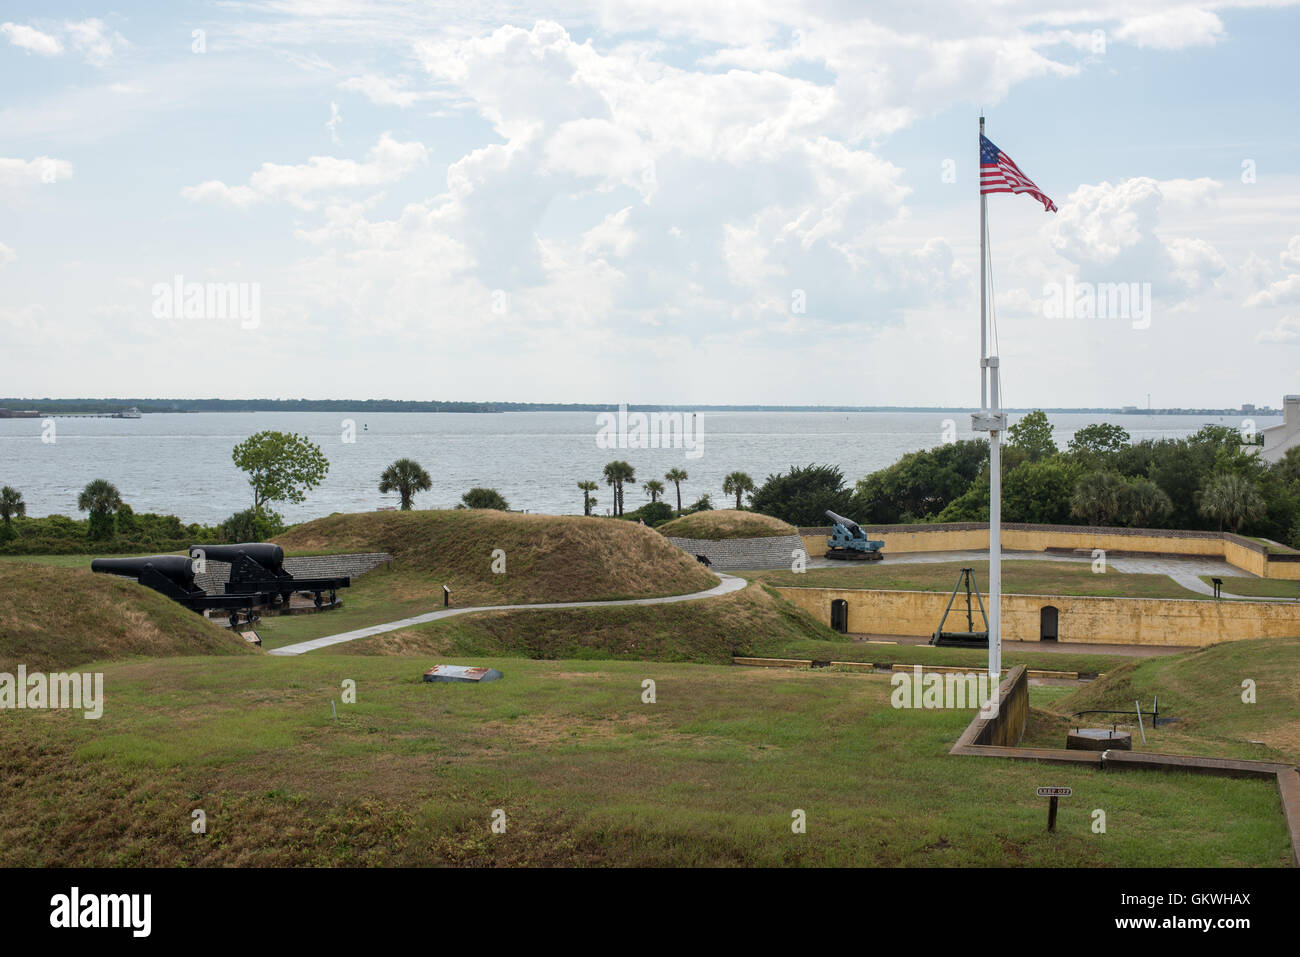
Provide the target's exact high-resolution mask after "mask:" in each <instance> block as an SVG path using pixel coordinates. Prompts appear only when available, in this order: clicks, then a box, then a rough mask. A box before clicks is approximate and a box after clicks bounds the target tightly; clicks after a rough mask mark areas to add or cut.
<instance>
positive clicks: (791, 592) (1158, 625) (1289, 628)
mask: <svg viewBox="0 0 1300 957" xmlns="http://www.w3.org/2000/svg"><path fill="white" fill-rule="evenodd" d="M777 591H779V592H780V593H781V594H782V595H783V596H785V597H786V598H787V599H789V600H790V601H791V602H793V603H794V604H796V605H798V606H799V607H800V608H802V609H804V610H805V611H807V612H809V613H810V614H812V615H813V616H815V617H816V618H817V619H818V620H820V621H821V622H823V623H824V624H826V625H829V624H830V620H831V601H832V600H833V599H836V598H843V599H844V600H845V601H847V602H848V603H849V630H850V631H853V632H866V633H871V634H877V635H905V636H916V635H930V634H932V633H933V632H934V630H935V628H937V627H938V625H939V619H940V618H942V617H943V609H944V606H945V605H946V604H947V603H948V595H947V594H940V593H937V592H916V591H866V590H861V589H851V588H787V587H781V588H778V589H777ZM984 600H985V602H986V603H987V601H988V596H987V595H985V596H984ZM1044 605H1054V606H1056V608H1057V610H1058V621H1057V630H1058V634H1059V636H1060V637H1059V640H1060V641H1061V642H1062V643H1066V642H1072V641H1073V642H1096V643H1101V644H1138V645H1209V644H1213V643H1215V642H1219V641H1238V640H1241V639H1245V638H1281V637H1286V636H1290V635H1300V603H1286V602H1241V601H1217V602H1216V601H1192V600H1181V599H1173V598H1076V597H1068V596H1064V595H1042V596H1037V595H1003V596H1002V636H1003V637H1004V638H1005V639H1006V640H1008V641H1037V640H1038V635H1039V614H1040V611H1041V609H1042V608H1043V606H1044ZM975 627H976V629H977V630H978V629H979V628H981V627H982V622H981V620H980V617H979V610H978V606H975ZM944 628H945V630H947V631H965V630H966V611H965V596H964V595H963V596H961V598H960V604H958V602H954V603H953V610H952V612H951V613H950V614H949V616H948V622H947V624H946V625H945V626H944Z"/></svg>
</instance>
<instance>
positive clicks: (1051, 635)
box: [1038, 605, 1060, 641]
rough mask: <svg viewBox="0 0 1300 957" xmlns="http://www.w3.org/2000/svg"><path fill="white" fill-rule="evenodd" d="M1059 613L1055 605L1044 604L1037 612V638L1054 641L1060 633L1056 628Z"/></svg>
mask: <svg viewBox="0 0 1300 957" xmlns="http://www.w3.org/2000/svg"><path fill="white" fill-rule="evenodd" d="M1059 617H1060V616H1059V613H1058V612H1057V610H1056V606H1055V605H1044V606H1043V608H1042V610H1041V611H1039V613H1038V640H1039V641H1056V640H1057V638H1058V637H1059V635H1060V632H1059V631H1058V629H1057V619H1058V618H1059Z"/></svg>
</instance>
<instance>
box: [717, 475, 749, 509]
mask: <svg viewBox="0 0 1300 957" xmlns="http://www.w3.org/2000/svg"><path fill="white" fill-rule="evenodd" d="M753 491H754V480H753V479H752V478H750V477H749V476H748V475H746V474H745V473H744V472H732V473H731V474H730V475H728V476H727V477H726V478H724V479H723V480H722V494H723V495H734V496H736V508H740V507H741V506H740V497H741V496H742V495H745V494H746V493H749V492H753Z"/></svg>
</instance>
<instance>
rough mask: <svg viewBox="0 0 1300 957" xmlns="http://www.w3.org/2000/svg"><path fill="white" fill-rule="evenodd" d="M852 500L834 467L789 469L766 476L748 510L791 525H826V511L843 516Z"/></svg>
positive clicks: (842, 475) (808, 466) (820, 466)
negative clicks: (750, 509)
mask: <svg viewBox="0 0 1300 957" xmlns="http://www.w3.org/2000/svg"><path fill="white" fill-rule="evenodd" d="M742 474H743V473H742ZM746 478H748V476H746ZM852 500H853V493H852V492H850V491H849V490H848V489H847V488H845V487H844V473H842V472H841V471H840V470H839V469H838V468H836V467H835V466H833V465H807V466H792V467H791V469H790V471H789V472H783V473H779V474H777V475H769V476H768V477H767V479H766V481H764V482H763V485H762V487H761V488H760V489H758V491H756V492H755V493H754V495H753V498H752V499H751V500H750V503H749V507H750V508H752V509H753V510H754V511H756V512H762V513H763V514H764V515H771V516H772V517H773V518H779V519H781V521H783V522H789V523H790V524H791V525H825V524H826V510H827V509H830V510H831V511H833V512H837V513H839V514H841V515H842V514H844V513H845V512H847V511H849V505H850V503H851V502H852ZM847 517H848V518H856V517H857V516H854V515H849V516H847Z"/></svg>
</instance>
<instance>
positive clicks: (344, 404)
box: [0, 396, 1282, 417]
mask: <svg viewBox="0 0 1300 957" xmlns="http://www.w3.org/2000/svg"><path fill="white" fill-rule="evenodd" d="M621 406H623V407H626V408H627V409H628V410H629V411H638V412H656V411H662V412H955V413H967V412H974V411H976V409H975V408H974V407H973V406H933V405H842V404H808V405H790V404H762V403H734V404H723V403H715V404H681V403H643V402H636V403H632V402H629V403H608V402H604V403H597V402H505V401H486V402H485V401H464V400H444V399H270V398H259V399H218V398H206V399H179V398H163V399H146V398H51V397H48V396H47V397H45V398H0V415H6V414H7V417H13V416H14V415H15V414H21V413H27V414H28V415H30V414H31V413H33V412H42V411H48V412H50V413H51V414H58V413H59V412H63V413H65V414H77V413H87V414H89V413H95V412H113V411H121V410H124V409H126V408H131V407H134V408H136V409H138V410H139V411H140V412H141V413H149V414H159V413H177V412H186V413H190V412H275V411H301V412H329V411H346V410H349V409H356V410H358V411H363V410H364V411H373V412H451V413H474V414H485V413H487V414H490V413H500V412H530V411H531V412H605V411H609V410H617V409H619V408H620V407H621ZM1036 410H1041V411H1042V412H1045V413H1062V414H1098V413H1101V414H1109V415H1252V414H1253V415H1281V414H1282V410H1281V409H1273V408H1271V407H1269V406H1261V407H1259V408H1251V409H1250V410H1249V411H1247V410H1245V409H1242V408H1189V407H1183V406H1168V407H1161V408H1155V407H1153V408H1140V407H1135V406H1053V407H1047V406H1036V405H1027V406H1007V407H1004V409H1003V411H1006V412H1033V411H1036Z"/></svg>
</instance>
